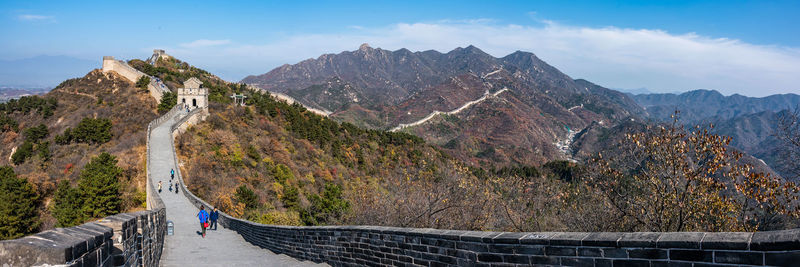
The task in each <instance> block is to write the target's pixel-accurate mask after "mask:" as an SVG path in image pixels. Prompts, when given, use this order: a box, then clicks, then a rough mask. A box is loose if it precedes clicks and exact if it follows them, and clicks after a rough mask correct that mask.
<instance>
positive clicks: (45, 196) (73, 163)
mask: <svg viewBox="0 0 800 267" xmlns="http://www.w3.org/2000/svg"><path fill="white" fill-rule="evenodd" d="M43 97H44V98H55V99H57V101H58V105H57V107H56V109H55V110H54V112H53V115H52V116H49V117H46V118H45V117H44V116H42V115H41V114H39V113H37V112H28V113H22V112H14V113H12V114H9V117H11V118H13V119H14V120H16V121H17V122H19V131H20V132H14V131H5V132H1V133H0V140H2V144H1V145H2V147H3V149H2V150H0V165H13V164H12V162H11V161H10V156H11V154H12V150H14V149H15V148H16V147H18V146H20V145H21V144H22V143H23V141H24V136H23V135H22V134H21V132H22V131H24V129H27V128H30V127H33V126H37V125H40V124H44V125H46V127H47V129H48V131H49V134H48V135H47V136H46V137H45V138H44V139H43V140H42V141H49V142H50V146H49V149H50V152H51V154H52V157H51V158H50V159H49V160H46V161H45V160H43V159H42V158H41V157H40V156H38V155H34V156H32V157H31V158H28V159H27V160H26V161H25V162H24V163H22V164H19V165H16V166H14V170H15V172H16V173H17V175H18V176H19V177H24V178H26V179H28V181H30V182H31V183H32V184H33V185H34V187H35V189H36V191H37V193H38V194H39V195H40V196H42V197H41V198H40V199H42V200H43V201H42V205H41V206H40V207H39V212H40V214H41V215H42V224H41V227H40V230H46V229H49V228H52V227H53V225H54V224H55V220H54V219H53V217H52V216H51V215H50V212H49V210H48V206H49V205H50V203H51V200H52V199H51V198H52V195H53V193H54V191H55V189H56V185H57V184H58V182H59V181H61V180H63V179H68V180H69V181H71V183H72V184H73V185H75V182H76V180H77V179H78V174H79V173H80V170H81V169H82V168H83V166H84V165H85V164H86V163H88V162H89V160H90V159H91V158H92V157H93V156H96V155H98V154H100V153H101V152H103V151H105V152H108V153H110V154H112V155H114V156H116V157H117V159H118V160H119V163H118V165H119V167H121V168H122V169H123V175H122V178H120V182H121V184H122V191H123V192H122V193H123V194H122V196H123V197H122V198H123V210H126V211H132V210H137V209H142V204H141V200H143V198H142V196H143V194H144V186H145V171H144V168H145V164H146V163H145V162H146V159H145V150H146V147H145V142H146V138H145V137H146V136H145V131H146V127H147V123H149V122H150V121H151V120H153V119H154V118H155V117H156V115H157V114H156V112H155V106H156V103H155V101H154V100H153V99H152V98H151V97H150V96H149V94H147V93H146V92H142V91H137V89H136V88H134V85H133V83H131V82H130V81H128V80H126V79H125V78H123V77H121V76H119V75H117V74H115V73H103V72H102V71H100V70H93V71H91V72H89V73H88V74H87V75H86V76H84V77H81V78H75V79H70V80H67V81H64V82H63V83H61V84H60V85H59V86H58V87H56V88H55V89H53V90H52V91H51V92H49V93H47V94H46V95H44V96H43ZM84 118H108V119H110V120H111V122H112V127H111V133H112V138H111V140H110V141H109V142H106V143H104V144H86V143H72V144H66V145H60V144H57V143H56V142H54V138H55V137H56V136H57V135H59V134H62V133H63V132H64V130H65V129H67V128H75V127H76V126H77V125H78V123H79V122H80V121H81V120H82V119H84Z"/></svg>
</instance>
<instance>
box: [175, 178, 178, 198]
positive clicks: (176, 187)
mask: <svg viewBox="0 0 800 267" xmlns="http://www.w3.org/2000/svg"><path fill="white" fill-rule="evenodd" d="M175 194H176V195H177V194H178V181H175Z"/></svg>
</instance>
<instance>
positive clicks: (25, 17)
mask: <svg viewBox="0 0 800 267" xmlns="http://www.w3.org/2000/svg"><path fill="white" fill-rule="evenodd" d="M17 19H19V20H22V21H45V22H54V21H55V19H56V18H55V17H53V16H44V15H32V14H22V15H19V16H17Z"/></svg>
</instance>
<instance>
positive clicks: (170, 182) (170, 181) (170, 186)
mask: <svg viewBox="0 0 800 267" xmlns="http://www.w3.org/2000/svg"><path fill="white" fill-rule="evenodd" d="M169 191H170V192H172V180H169Z"/></svg>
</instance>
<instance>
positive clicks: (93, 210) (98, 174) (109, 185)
mask: <svg viewBox="0 0 800 267" xmlns="http://www.w3.org/2000/svg"><path fill="white" fill-rule="evenodd" d="M121 176H122V168H120V167H117V158H116V157H114V156H112V155H111V154H108V153H106V152H103V153H101V154H100V155H98V156H96V157H94V158H92V161H91V162H89V163H88V164H86V166H85V167H83V170H82V171H81V174H80V182H79V183H78V188H79V189H80V191H81V194H82V198H83V199H84V204H83V211H84V214H85V215H86V217H88V218H101V217H105V216H109V215H113V214H117V213H119V212H120V208H121V204H122V198H121V195H122V194H121V193H120V183H119V178H120V177H121Z"/></svg>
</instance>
